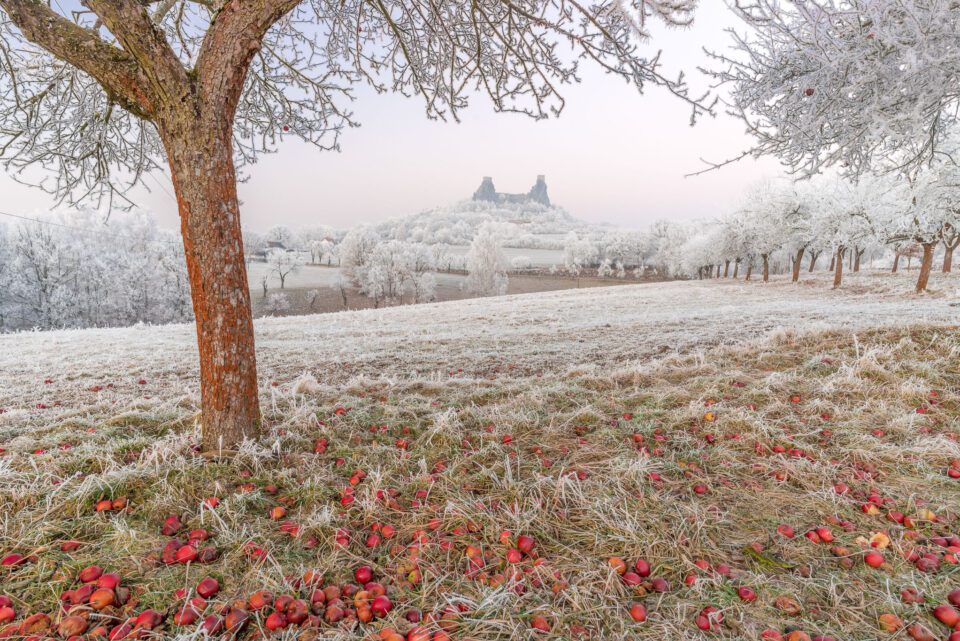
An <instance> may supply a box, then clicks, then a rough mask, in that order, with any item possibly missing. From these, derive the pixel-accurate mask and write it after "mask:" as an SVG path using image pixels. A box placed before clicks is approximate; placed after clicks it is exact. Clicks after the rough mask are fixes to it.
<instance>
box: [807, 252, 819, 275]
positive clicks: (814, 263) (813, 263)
mask: <svg viewBox="0 0 960 641" xmlns="http://www.w3.org/2000/svg"><path fill="white" fill-rule="evenodd" d="M818 258H820V252H818V251H816V252H815V251H812V252H810V269H809V270H808V271H809V272H810V273H811V274H812V273H813V269H814V267H816V266H817V259H818Z"/></svg>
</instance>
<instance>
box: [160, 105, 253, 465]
mask: <svg viewBox="0 0 960 641" xmlns="http://www.w3.org/2000/svg"><path fill="white" fill-rule="evenodd" d="M176 124H178V125H179V127H177V133H175V134H169V135H166V136H164V146H165V147H166V150H167V156H168V159H169V163H170V171H171V175H172V177H173V187H174V190H175V192H176V195H177V205H178V207H179V210H180V226H181V231H182V233H183V245H184V254H185V255H186V261H187V273H188V274H189V277H190V294H191V297H192V299H193V310H194V314H195V316H196V325H197V344H198V347H199V351H200V397H201V407H202V415H201V425H202V435H203V449H204V451H205V452H207V453H210V454H216V453H218V452H224V451H227V452H229V451H232V450H235V449H236V448H237V446H238V445H239V444H240V443H241V442H242V441H243V439H244V438H255V437H257V436H258V435H259V434H260V404H259V402H258V397H257V366H256V353H255V351H254V338H253V313H252V311H251V308H250V289H249V287H248V284H247V268H246V262H245V261H244V259H243V237H242V234H241V231H240V205H239V201H238V200H237V182H236V173H235V170H234V165H233V157H232V156H233V151H232V145H231V136H232V134H231V131H230V129H231V128H230V125H229V124H224V123H223V119H221V120H220V122H218V123H217V124H216V125H213V126H212V127H211V128H209V129H206V130H204V131H201V129H202V128H203V125H201V124H200V123H199V122H197V123H196V124H195V125H194V123H191V124H189V125H188V124H184V123H183V122H182V121H179V122H178V123H176ZM191 125H194V126H191ZM161 129H162V128H161ZM184 130H187V131H184ZM218 130H219V131H218Z"/></svg>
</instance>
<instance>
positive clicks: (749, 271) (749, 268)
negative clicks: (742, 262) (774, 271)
mask: <svg viewBox="0 0 960 641" xmlns="http://www.w3.org/2000/svg"><path fill="white" fill-rule="evenodd" d="M752 274H753V261H752V260H751V261H750V262H748V263H747V275H746V276H745V277H744V279H743V280H750V276H751V275H752Z"/></svg>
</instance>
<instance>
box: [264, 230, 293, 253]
mask: <svg viewBox="0 0 960 641" xmlns="http://www.w3.org/2000/svg"><path fill="white" fill-rule="evenodd" d="M294 238H295V235H294V233H293V230H292V229H290V228H289V227H287V226H286V225H274V226H273V227H271V228H270V229H268V230H267V233H266V234H264V240H266V241H267V243H269V244H270V245H271V246H272V247H280V248H282V249H292V248H293V244H294Z"/></svg>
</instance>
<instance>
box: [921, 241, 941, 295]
mask: <svg viewBox="0 0 960 641" xmlns="http://www.w3.org/2000/svg"><path fill="white" fill-rule="evenodd" d="M938 243H939V241H934V242H932V243H923V262H921V263H920V275H919V276H917V293H918V294H920V293H922V292H925V291H927V282H928V281H929V280H930V272H931V271H932V269H933V253H934V251H936V249H937V244H938Z"/></svg>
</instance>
